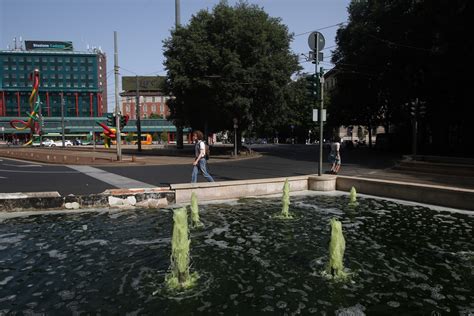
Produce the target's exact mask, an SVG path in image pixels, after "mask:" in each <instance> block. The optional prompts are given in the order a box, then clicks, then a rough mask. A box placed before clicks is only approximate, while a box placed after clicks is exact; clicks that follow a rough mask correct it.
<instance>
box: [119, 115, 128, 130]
mask: <svg viewBox="0 0 474 316" xmlns="http://www.w3.org/2000/svg"><path fill="white" fill-rule="evenodd" d="M128 118H129V117H128V115H122V116H120V130H122V129H123V128H124V127H125V125H127V123H128Z"/></svg>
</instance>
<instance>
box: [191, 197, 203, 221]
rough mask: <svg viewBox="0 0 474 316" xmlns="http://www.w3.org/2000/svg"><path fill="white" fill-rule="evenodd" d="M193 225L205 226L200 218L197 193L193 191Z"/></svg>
mask: <svg viewBox="0 0 474 316" xmlns="http://www.w3.org/2000/svg"><path fill="white" fill-rule="evenodd" d="M191 222H192V224H191V226H192V227H194V228H198V227H203V226H204V225H203V223H201V220H200V219H199V206H198V200H197V195H196V193H194V192H193V193H191Z"/></svg>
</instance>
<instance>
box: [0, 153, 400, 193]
mask: <svg viewBox="0 0 474 316" xmlns="http://www.w3.org/2000/svg"><path fill="white" fill-rule="evenodd" d="M253 149H254V150H256V151H258V152H260V153H262V157H260V158H254V159H244V160H229V161H225V162H222V161H219V162H217V160H214V161H213V160H212V158H211V159H210V160H209V164H208V166H209V171H210V173H211V174H212V176H213V177H214V179H215V180H216V181H228V180H243V179H259V178H272V177H285V176H298V175H306V174H315V173H317V172H318V162H317V161H318V157H319V154H318V148H317V146H314V145H254V146H253ZM399 158H400V157H399V156H397V155H393V154H384V153H380V152H375V151H372V150H368V149H360V150H343V151H342V164H343V167H342V168H341V171H340V174H343V175H364V174H370V173H374V172H377V171H378V170H384V169H385V168H389V167H391V166H393V164H394V163H395V161H396V160H397V159H399ZM323 159H324V160H326V159H327V153H324V155H323ZM328 169H329V165H328V163H326V162H325V163H324V164H323V171H326V170H328ZM191 171H192V160H190V163H189V165H183V164H176V165H162V166H156V165H144V166H101V167H97V166H94V167H87V166H85V167H84V166H82V167H81V166H79V167H74V166H57V165H47V164H40V163H31V162H26V161H19V160H11V159H6V158H0V193H11V192H39V191H58V192H59V193H61V194H62V195H68V194H76V195H79V194H91V193H100V192H103V191H104V190H106V189H111V188H121V187H122V188H127V187H128V188H131V187H145V186H149V187H151V186H166V185H167V184H170V183H187V182H190V181H191ZM198 181H199V182H203V181H205V179H204V178H203V177H202V176H199V179H198Z"/></svg>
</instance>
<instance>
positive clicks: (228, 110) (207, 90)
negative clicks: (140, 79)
mask: <svg viewBox="0 0 474 316" xmlns="http://www.w3.org/2000/svg"><path fill="white" fill-rule="evenodd" d="M291 39H292V35H291V34H289V32H288V29H287V27H286V26H285V25H283V24H282V23H281V21H280V19H279V18H273V17H270V16H269V15H268V14H267V13H265V12H264V11H263V9H262V8H260V7H258V6H256V5H250V4H247V3H245V2H239V3H237V4H236V5H235V6H233V7H232V6H229V5H228V4H227V3H226V2H224V1H223V2H220V3H219V4H218V5H216V6H215V7H214V8H213V10H212V12H208V11H205V10H202V11H199V12H198V13H197V14H196V15H194V16H192V18H191V20H190V22H189V24H188V25H186V26H183V27H178V28H177V29H175V30H173V31H172V33H171V37H170V38H168V39H166V40H165V41H164V55H165V57H166V61H165V63H164V64H165V67H166V69H167V72H168V73H167V80H166V89H167V91H168V93H170V94H171V95H172V96H173V99H172V100H171V101H170V102H169V106H170V110H171V113H172V116H171V118H172V119H175V120H176V119H181V120H182V121H183V122H184V124H185V125H189V126H191V127H192V128H199V129H204V130H208V131H214V132H216V131H221V130H231V129H232V128H233V119H234V118H236V119H237V120H238V124H239V128H243V129H245V128H247V127H249V126H257V127H259V128H260V129H266V128H271V127H272V126H275V125H276V124H278V118H281V117H282V116H283V115H282V114H283V111H284V110H285V91H286V88H287V85H288V84H289V82H290V81H291V75H292V74H293V73H294V72H295V71H297V70H299V65H298V59H297V56H296V55H294V54H292V53H291V51H290V49H289V46H290V41H291Z"/></svg>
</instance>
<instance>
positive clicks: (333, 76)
mask: <svg viewBox="0 0 474 316" xmlns="http://www.w3.org/2000/svg"><path fill="white" fill-rule="evenodd" d="M337 71H338V70H337V69H336V68H333V69H331V70H329V71H328V72H327V73H325V74H324V91H325V93H330V92H331V90H333V89H337ZM383 133H385V128H384V127H383V126H377V127H374V128H372V131H371V133H369V131H368V129H367V127H365V126H360V125H350V126H339V127H338V128H335V129H334V130H333V131H332V133H331V134H332V135H333V136H336V137H338V138H339V139H341V140H342V141H343V142H350V143H353V144H368V143H369V135H372V139H371V142H372V143H374V142H375V140H376V137H377V134H383Z"/></svg>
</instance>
